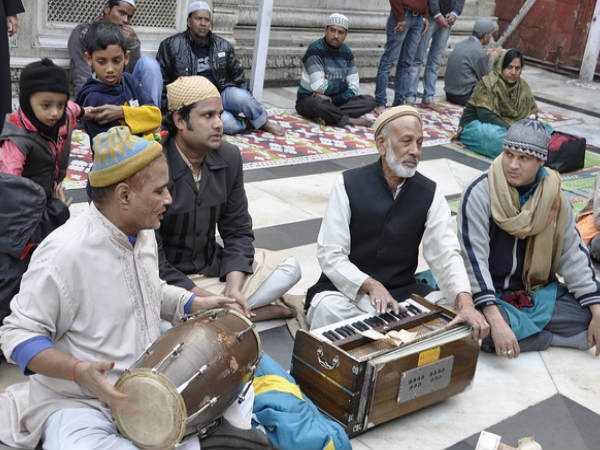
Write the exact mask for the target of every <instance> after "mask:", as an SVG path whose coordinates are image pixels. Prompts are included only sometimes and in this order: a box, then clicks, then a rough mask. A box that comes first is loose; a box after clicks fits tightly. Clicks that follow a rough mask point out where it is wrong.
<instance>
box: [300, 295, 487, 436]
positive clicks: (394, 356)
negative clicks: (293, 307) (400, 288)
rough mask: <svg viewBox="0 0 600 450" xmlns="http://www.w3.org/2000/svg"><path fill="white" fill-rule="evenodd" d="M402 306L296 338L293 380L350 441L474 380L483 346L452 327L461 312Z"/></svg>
mask: <svg viewBox="0 0 600 450" xmlns="http://www.w3.org/2000/svg"><path fill="white" fill-rule="evenodd" d="M401 304H402V305H403V306H404V307H405V309H406V311H405V312H401V313H399V314H395V313H394V312H387V313H385V314H381V315H375V316H372V315H369V314H367V315H363V316H358V317H355V318H353V319H350V320H345V321H341V322H338V323H335V324H332V325H331V326H327V327H323V328H319V329H315V330H311V331H310V332H309V331H305V330H299V331H298V332H297V334H296V340H295V342H294V351H293V355H292V367H291V374H292V376H293V377H294V378H295V379H296V382H297V383H298V384H299V385H300V387H301V389H302V391H304V393H305V394H306V395H307V396H308V397H309V398H310V399H311V400H312V401H313V402H314V403H315V404H316V405H317V406H318V407H319V409H321V410H322V411H323V412H324V413H326V414H327V415H328V416H330V417H332V418H333V419H335V420H336V421H338V422H339V423H341V424H342V426H343V427H344V428H345V430H346V433H347V434H348V436H350V437H353V436H356V435H358V434H361V433H363V432H365V431H367V430H368V429H369V428H372V427H374V426H376V425H379V424H382V423H384V422H388V421H390V420H392V419H395V418H397V417H400V416H403V415H405V414H408V413H410V412H413V411H416V410H418V409H421V408H424V407H426V406H428V405H431V404H433V403H436V402H439V401H441V400H444V399H445V398H448V397H450V396H452V395H454V394H457V393H459V392H461V391H463V390H464V389H465V388H466V387H467V386H468V385H469V384H470V383H471V380H472V379H473V376H474V375H475V366H476V365H477V356H478V353H479V343H478V342H477V341H475V340H473V338H472V336H471V335H472V330H471V328H470V327H468V326H465V325H459V326H457V327H453V328H451V329H449V328H448V327H447V324H448V322H450V321H451V320H452V319H453V318H454V317H455V313H453V312H452V311H450V310H448V309H446V308H444V307H441V306H438V305H435V304H433V303H430V302H428V301H427V300H425V299H424V298H422V297H419V296H417V295H412V296H411V298H409V299H406V300H405V301H404V302H401ZM367 336H369V337H367ZM390 336H394V337H395V338H394V339H392V338H391V337H390Z"/></svg>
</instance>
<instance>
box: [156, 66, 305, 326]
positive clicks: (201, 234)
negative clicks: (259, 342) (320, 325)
mask: <svg viewBox="0 0 600 450" xmlns="http://www.w3.org/2000/svg"><path fill="white" fill-rule="evenodd" d="M167 98H168V107H169V113H168V114H167V116H166V118H165V121H164V123H163V128H164V129H165V130H167V131H168V133H169V136H168V138H167V140H166V141H165V142H164V148H165V149H164V152H165V155H166V157H167V161H168V162H169V168H170V170H171V172H170V179H169V189H170V191H171V195H172V196H173V204H172V205H171V206H170V207H169V208H168V210H167V212H166V213H165V217H164V219H163V222H162V224H161V227H160V229H159V230H157V238H158V240H159V243H160V244H159V247H160V252H159V253H160V256H161V260H160V275H161V278H162V279H164V280H166V281H167V282H168V283H171V284H176V285H178V286H181V287H184V288H186V289H189V290H190V291H192V292H194V293H197V294H198V295H206V294H207V290H208V291H211V292H224V294H225V295H227V296H228V297H232V298H234V299H235V300H236V302H237V306H238V307H239V308H240V309H241V310H242V311H243V312H244V313H245V314H246V315H247V316H248V317H254V315H255V314H256V317H255V319H256V320H259V319H265V318H272V317H275V316H279V317H281V316H286V315H290V314H292V315H293V314H294V313H293V311H291V310H290V309H289V308H285V307H283V306H278V305H269V303H271V302H273V301H274V300H276V299H277V298H279V297H280V296H281V295H283V294H284V293H285V292H287V291H288V290H289V289H290V288H291V287H292V286H293V285H294V284H296V282H297V281H298V280H299V279H300V266H299V265H298V262H297V261H296V259H295V258H293V257H290V258H287V259H285V260H284V261H282V260H283V258H282V257H278V256H277V254H276V253H273V252H269V251H267V250H257V251H256V252H255V250H254V246H253V245H252V241H253V240H254V234H253V232H252V218H251V217H250V214H249V213H248V200H247V198H246V191H245V190H244V177H243V173H242V158H241V155H240V151H239V149H238V148H237V147H236V146H234V145H232V144H229V143H227V142H225V141H223V140H222V139H221V138H222V137H223V121H222V120H221V114H222V113H223V104H222V103H221V96H220V95H219V91H218V89H217V88H216V87H215V86H214V85H213V84H212V83H211V82H210V81H208V79H206V78H204V77H201V76H197V75H196V76H190V77H180V78H179V79H177V81H175V82H174V83H171V84H169V85H168V86H167ZM217 229H218V231H219V235H220V239H221V240H222V242H223V244H220V243H218V242H217V240H216V237H215V233H216V231H217ZM251 309H253V310H254V311H253V312H251V311H250V310H251Z"/></svg>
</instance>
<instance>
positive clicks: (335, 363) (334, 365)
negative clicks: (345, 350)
mask: <svg viewBox="0 0 600 450" xmlns="http://www.w3.org/2000/svg"><path fill="white" fill-rule="evenodd" d="M322 357H323V347H319V348H318V349H317V359H318V360H319V364H321V366H322V367H324V368H325V369H327V370H334V369H336V368H337V366H339V365H340V358H339V356H338V355H335V356H334V357H333V359H332V360H331V363H328V362H327V361H324V360H323V359H321V358H322Z"/></svg>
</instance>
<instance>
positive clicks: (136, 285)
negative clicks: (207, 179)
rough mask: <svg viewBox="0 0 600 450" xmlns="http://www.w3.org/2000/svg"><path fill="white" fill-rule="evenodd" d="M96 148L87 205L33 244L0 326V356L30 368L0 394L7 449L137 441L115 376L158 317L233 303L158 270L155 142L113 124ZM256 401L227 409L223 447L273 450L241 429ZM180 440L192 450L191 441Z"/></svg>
mask: <svg viewBox="0 0 600 450" xmlns="http://www.w3.org/2000/svg"><path fill="white" fill-rule="evenodd" d="M94 148H95V149H96V153H95V156H94V165H93V167H92V170H91V172H90V174H89V178H90V184H91V185H92V189H93V202H92V204H91V205H90V208H89V210H87V211H85V212H84V213H83V214H81V215H80V216H79V217H77V218H76V219H73V220H70V221H68V222H67V223H66V224H65V225H63V226H62V227H60V228H58V229H57V230H56V231H54V232H53V233H52V234H50V236H48V237H47V238H46V239H45V240H44V241H43V242H42V243H41V245H40V247H39V248H38V249H37V250H36V251H35V253H34V254H33V257H32V259H31V263H30V265H29V268H28V270H27V272H26V273H25V276H24V277H23V281H22V282H21V289H20V291H19V293H18V294H17V295H16V296H15V297H14V298H13V300H12V302H11V310H12V312H11V314H10V315H9V316H8V317H6V319H5V320H4V325H3V326H2V327H1V328H0V345H1V348H2V352H3V353H4V355H6V357H7V360H8V361H9V362H13V363H16V364H18V365H19V366H20V367H21V369H22V370H23V372H24V373H25V375H30V377H29V381H28V382H25V383H20V384H15V385H13V386H9V387H8V388H7V389H6V391H5V392H4V393H2V394H0V441H1V442H3V443H4V444H7V445H10V446H14V447H19V448H38V447H37V444H38V442H39V440H40V439H42V441H43V448H44V449H75V448H76V449H81V450H86V449H127V450H129V449H131V450H135V449H137V447H136V446H135V445H134V444H133V443H132V442H130V441H129V440H127V439H126V438H125V437H123V436H122V435H121V434H120V433H119V432H118V431H117V428H116V426H115V424H114V423H113V421H112V420H111V412H110V408H121V407H122V408H132V407H133V408H135V406H134V405H131V404H129V402H128V396H127V395H125V394H123V393H122V392H119V391H118V390H116V389H115V388H114V383H115V381H116V380H117V379H118V378H119V376H120V375H121V374H123V373H124V371H125V370H127V369H128V368H130V367H131V366H132V365H133V364H134V362H135V361H136V359H137V357H138V356H139V355H140V354H141V353H142V352H143V351H144V349H145V348H147V347H148V345H149V344H151V343H152V342H154V341H155V340H156V339H157V338H158V336H159V335H160V330H159V323H160V319H161V318H162V319H165V320H169V321H172V322H179V321H181V320H182V319H183V317H184V314H186V313H195V312H200V311H204V310H207V309H211V308H214V307H218V306H227V305H230V304H231V303H232V302H233V300H232V299H228V298H225V297H216V296H213V297H202V298H201V297H199V296H191V295H190V293H189V292H188V291H186V290H185V289H181V288H179V287H176V286H169V285H168V284H166V283H165V282H164V281H162V280H161V279H160V278H159V274H158V254H157V246H156V239H155V235H154V231H153V229H154V228H157V227H158V225H159V223H160V220H161V217H162V214H163V212H164V210H165V208H166V207H167V206H168V205H169V204H170V203H171V196H170V194H169V190H168V189H167V185H168V183H169V168H168V166H167V161H166V159H165V157H164V156H163V154H162V148H161V146H160V144H158V143H157V142H154V141H148V140H146V139H142V138H139V137H137V136H135V135H131V133H130V131H129V129H128V128H127V127H115V128H111V129H110V130H109V131H108V132H106V133H101V134H99V135H98V136H97V137H96V139H95V140H94ZM202 345H210V344H209V343H202ZM253 399H254V395H253V392H252V389H250V393H249V395H248V396H246V398H245V401H244V402H243V403H241V404H238V403H237V402H235V403H234V404H233V405H232V406H230V407H229V408H228V410H226V413H225V416H224V417H225V419H227V420H229V419H230V422H231V424H230V423H229V422H228V421H227V420H224V421H223V424H222V425H221V426H220V427H218V430H221V431H217V435H219V434H220V433H226V434H228V435H229V438H233V440H231V439H230V440H229V441H228V445H230V447H228V448H239V449H249V448H250V449H269V448H272V445H271V443H270V442H269V440H268V438H267V437H266V436H265V435H264V434H263V433H262V432H259V431H258V430H249V429H247V428H249V427H250V419H251V415H252V404H253ZM234 425H235V426H234ZM237 427H240V428H244V429H240V428H237ZM204 439H208V440H209V442H208V443H207V445H206V446H205V445H204V443H205V442H206V441H205V440H204ZM211 442H214V435H213V436H210V437H208V438H203V441H202V444H201V446H202V448H216V447H215V446H211V445H210V443H211ZM178 448H180V449H198V448H200V442H199V439H198V438H197V437H195V436H192V437H191V438H190V439H188V440H186V441H185V442H184V443H183V444H182V446H181V447H178Z"/></svg>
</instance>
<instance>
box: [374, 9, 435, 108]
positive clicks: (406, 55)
mask: <svg viewBox="0 0 600 450" xmlns="http://www.w3.org/2000/svg"><path fill="white" fill-rule="evenodd" d="M390 6H391V7H392V11H391V12H390V16H389V18H388V21H387V25H386V27H385V32H386V34H387V41H386V43H385V47H384V48H383V55H381V59H380V60H379V68H378V69H377V80H376V83H375V102H376V103H377V107H376V108H375V111H376V112H377V113H381V112H383V110H384V109H385V108H386V105H387V98H386V89H387V87H388V82H389V79H390V71H391V70H392V68H393V67H394V66H396V75H395V76H394V101H393V102H392V106H398V105H403V104H404V103H405V102H406V96H407V95H408V87H409V86H408V81H409V79H408V69H409V68H410V66H411V65H412V62H413V60H414V59H415V55H416V53H417V47H418V46H419V41H420V40H421V35H422V34H423V33H424V32H425V31H427V26H428V22H427V17H428V5H427V0H390Z"/></svg>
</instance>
